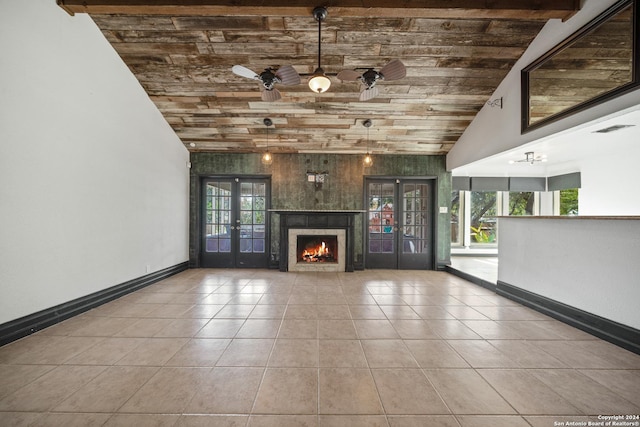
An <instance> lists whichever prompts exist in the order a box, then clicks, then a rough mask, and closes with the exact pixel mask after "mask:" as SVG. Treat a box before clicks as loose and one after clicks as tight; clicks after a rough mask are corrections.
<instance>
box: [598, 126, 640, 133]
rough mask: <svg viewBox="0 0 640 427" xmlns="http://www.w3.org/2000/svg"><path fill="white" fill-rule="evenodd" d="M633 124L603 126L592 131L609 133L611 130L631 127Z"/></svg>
mask: <svg viewBox="0 0 640 427" xmlns="http://www.w3.org/2000/svg"><path fill="white" fill-rule="evenodd" d="M633 126H635V125H613V126H609V127H608V128H603V129H599V130H596V131H594V132H593V133H611V132H615V131H617V130H620V129H624V128H630V127H633Z"/></svg>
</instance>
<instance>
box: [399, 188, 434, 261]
mask: <svg viewBox="0 0 640 427" xmlns="http://www.w3.org/2000/svg"><path fill="white" fill-rule="evenodd" d="M402 207H403V212H404V215H403V218H402V220H403V221H404V223H403V224H402V225H401V227H402V246H401V250H402V252H403V253H412V254H418V253H423V252H425V251H426V250H427V249H428V247H427V245H428V239H427V237H428V234H427V233H428V224H427V185H423V184H404V185H403V186H402Z"/></svg>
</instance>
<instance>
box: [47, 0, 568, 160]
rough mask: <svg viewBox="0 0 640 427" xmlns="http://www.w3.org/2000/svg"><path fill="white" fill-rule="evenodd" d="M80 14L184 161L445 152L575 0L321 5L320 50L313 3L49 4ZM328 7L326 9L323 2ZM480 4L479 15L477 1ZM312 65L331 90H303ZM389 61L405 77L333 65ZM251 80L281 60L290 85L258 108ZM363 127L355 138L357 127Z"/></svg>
mask: <svg viewBox="0 0 640 427" xmlns="http://www.w3.org/2000/svg"><path fill="white" fill-rule="evenodd" d="M58 3H59V4H60V6H61V7H63V8H64V9H65V10H67V11H69V12H71V13H89V14H90V16H91V17H92V18H93V20H94V21H95V22H96V24H97V25H98V27H99V28H100V30H101V31H102V33H103V34H104V36H105V37H106V39H107V40H108V41H109V42H110V43H111V45H112V46H113V47H114V49H115V50H116V51H117V53H118V54H119V55H120V57H121V58H122V59H123V61H124V62H125V64H126V65H127V66H128V67H129V69H130V70H131V72H132V73H133V74H134V75H135V77H136V78H137V79H138V81H139V82H140V84H141V85H142V87H143V88H144V89H145V91H146V92H147V94H148V95H149V97H150V98H151V100H152V101H153V102H154V103H155V105H156V106H157V107H158V109H159V110H160V112H161V113H162V114H163V116H164V117H165V118H166V120H167V122H168V123H169V124H170V125H171V126H172V128H173V129H174V131H175V132H176V134H177V135H178V136H179V137H180V139H181V140H182V142H183V143H184V145H185V147H186V148H187V149H188V150H189V151H192V152H229V153H253V152H257V153H260V152H263V151H264V150H265V148H266V145H267V135H266V129H265V126H264V124H263V119H264V118H265V117H269V118H271V119H272V121H273V126H272V127H271V129H270V135H269V141H268V143H269V149H270V151H271V152H272V153H274V154H277V153H337V154H356V153H357V154H360V153H362V154H364V153H365V152H366V151H367V150H368V147H367V146H369V147H370V150H371V151H372V152H373V154H374V155H380V154H421V155H442V154H446V153H447V152H448V151H449V150H450V148H451V147H452V146H453V144H454V143H455V142H456V141H457V140H458V138H459V137H460V136H461V135H462V133H463V132H464V131H465V129H466V128H467V126H468V125H469V123H471V121H472V120H473V119H474V117H475V116H476V114H477V113H478V111H479V110H480V109H481V108H482V107H483V105H485V103H486V102H487V101H489V100H490V97H491V94H492V93H493V92H494V91H495V89H496V87H497V86H498V85H499V84H500V82H501V81H502V80H503V78H504V77H505V75H506V74H507V73H508V71H509V70H510V69H511V68H512V67H513V65H514V64H515V62H516V61H517V60H518V58H520V56H521V55H522V53H523V52H524V51H525V49H526V48H527V46H528V45H529V44H530V43H531V41H532V40H533V39H534V38H535V36H536V35H537V34H538V32H539V31H540V29H541V28H542V27H543V26H544V24H545V23H546V22H547V20H549V19H553V18H560V19H565V18H567V17H569V16H571V14H573V13H575V11H576V10H577V8H578V5H579V3H580V2H579V1H575V0H522V1H518V2H514V1H507V0H504V1H500V0H498V1H486V2H478V1H477V0H473V1H472V0H457V1H450V0H449V1H445V0H425V1H424V2H421V4H420V7H411V5H412V4H413V3H411V2H409V3H401V4H396V3H398V2H393V1H389V0H373V1H364V2H361V1H358V2H339V3H340V6H334V4H333V3H332V2H328V3H324V4H323V5H324V6H326V7H327V12H328V13H327V17H326V19H325V20H324V21H323V22H322V36H321V43H320V44H319V43H318V25H317V22H316V20H315V19H314V17H313V15H312V11H313V9H314V7H315V6H319V5H318V4H316V3H315V1H313V2H312V1H308V0H302V1H299V2H295V4H294V5H291V4H290V2H286V1H284V0H278V1H274V2H270V3H269V4H270V6H268V7H267V6H256V5H255V2H253V3H254V4H251V3H252V2H249V1H244V0H239V1H234V2H228V1H222V0H190V1H178V0H173V1H172V0H163V1H143V0H120V1H117V2H113V1H107V0H58ZM337 3H338V2H336V4H337ZM479 5H480V6H479ZM319 46H320V47H321V64H322V68H323V69H324V71H325V73H326V74H327V75H328V76H329V77H330V78H331V81H332V84H331V87H330V89H329V90H328V91H327V92H326V93H321V94H318V93H314V92H312V91H311V90H309V87H308V85H307V79H308V77H305V76H308V75H310V74H312V73H313V72H314V70H315V68H316V67H317V66H318V49H319ZM394 59H399V60H401V61H402V63H403V64H404V66H405V67H406V76H405V77H403V78H399V79H397V80H395V79H394V80H389V81H380V82H378V83H377V86H376V87H377V88H378V91H379V93H378V94H377V95H376V96H375V97H374V98H373V99H370V100H367V101H360V100H359V98H360V92H361V83H359V82H358V81H344V82H343V81H340V80H339V79H337V74H338V73H339V72H341V71H343V70H359V71H361V72H364V71H366V70H367V69H368V68H373V69H376V70H380V69H381V68H382V67H384V66H385V65H386V64H389V63H390V61H392V60H394ZM234 65H240V66H243V67H246V68H248V69H250V70H253V71H255V72H256V73H261V72H262V71H263V70H264V69H266V68H274V69H277V68H279V67H282V66H286V65H290V66H292V67H293V68H294V69H295V71H296V72H297V73H299V74H300V75H302V76H303V77H302V81H301V84H297V85H289V86H286V85H280V86H278V90H279V91H280V93H281V99H279V100H277V101H274V102H265V101H263V100H262V97H261V88H260V84H259V82H257V81H255V80H252V79H249V78H245V77H242V76H238V75H237V74H234V73H233V72H232V71H231V69H232V67H233V66H234ZM366 119H371V120H372V121H373V123H374V125H373V126H372V127H371V128H370V129H369V134H368V137H369V142H368V143H367V132H366V131H365V128H364V127H363V125H362V123H363V121H364V120H366Z"/></svg>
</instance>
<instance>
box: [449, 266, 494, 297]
mask: <svg viewBox="0 0 640 427" xmlns="http://www.w3.org/2000/svg"><path fill="white" fill-rule="evenodd" d="M444 270H445V271H446V272H447V273H451V274H453V275H454V276H458V277H460V278H462V279H464V280H468V281H469V282H471V283H475V284H476V285H478V286H482V287H483V288H486V289H489V290H490V291H493V292H496V284H495V283H491V282H489V281H487V280H484V279H481V278H479V277H476V276H472V275H471V274H469V273H465V272H464V271H461V270H458V269H455V268H453V267H451V266H450V265H446V266H445V267H444Z"/></svg>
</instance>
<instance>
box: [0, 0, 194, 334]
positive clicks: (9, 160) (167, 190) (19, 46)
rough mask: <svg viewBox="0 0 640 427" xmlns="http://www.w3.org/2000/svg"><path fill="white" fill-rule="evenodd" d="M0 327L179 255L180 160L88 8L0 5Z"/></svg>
mask: <svg viewBox="0 0 640 427" xmlns="http://www.w3.org/2000/svg"><path fill="white" fill-rule="evenodd" d="M0 52H2V58H1V60H0V61H1V66H0V323H4V322H7V321H9V320H13V319H16V318H19V317H22V316H25V315H28V314H31V313H34V312H37V311H39V310H42V309H46V308H49V307H52V306H55V305H57V304H60V303H63V302H66V301H69V300H72V299H75V298H78V297H81V296H84V295H87V294H90V293H92V292H96V291H98V290H101V289H105V288H107V287H110V286H113V285H117V284H119V283H122V282H125V281H127V280H130V279H134V278H138V277H140V276H144V275H145V274H147V273H148V272H153V271H157V270H160V269H163V268H166V267H169V266H174V265H176V264H179V263H181V262H184V261H186V260H187V259H188V197H189V196H188V181H189V176H188V169H187V167H186V163H187V162H188V159H189V155H188V152H187V150H186V149H185V148H184V146H183V145H182V143H181V142H180V140H179V139H178V138H177V136H176V135H175V133H174V132H173V131H172V130H171V128H170V126H169V125H168V124H167V123H166V121H165V120H164V119H163V117H162V116H161V114H160V113H159V112H158V110H157V109H156V108H155V106H154V105H153V103H152V102H151V101H150V100H149V98H148V97H147V95H146V94H145V92H144V90H143V89H142V88H141V86H140V85H139V83H138V82H137V80H136V79H135V78H134V77H133V75H132V74H131V73H130V72H129V70H128V69H127V67H126V66H125V65H124V64H123V63H122V61H121V60H120V58H119V57H118V56H117V54H116V53H115V51H114V50H113V48H112V47H111V46H110V45H109V44H108V43H107V41H106V40H105V39H104V37H103V36H102V34H101V33H100V32H99V30H98V29H97V27H96V26H95V24H94V23H93V21H92V20H91V19H90V18H89V17H88V16H87V15H82V14H79V15H76V16H75V17H71V16H69V15H67V14H66V13H65V12H64V11H63V10H62V9H60V8H59V7H57V6H56V4H55V1H54V0H21V1H15V0H0Z"/></svg>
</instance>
